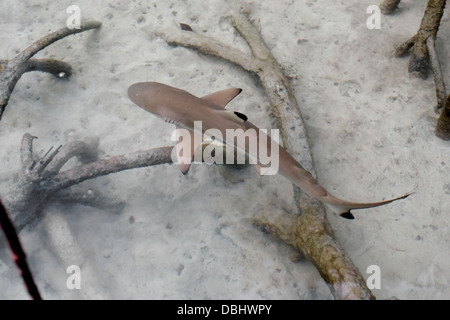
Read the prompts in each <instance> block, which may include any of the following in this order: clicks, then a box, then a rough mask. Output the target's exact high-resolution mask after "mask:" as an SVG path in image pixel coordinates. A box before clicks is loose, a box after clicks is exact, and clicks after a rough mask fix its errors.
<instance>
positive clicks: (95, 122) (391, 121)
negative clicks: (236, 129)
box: [0, 0, 450, 299]
mask: <svg viewBox="0 0 450 320" xmlns="http://www.w3.org/2000/svg"><path fill="white" fill-rule="evenodd" d="M373 2H376V1H358V2H357V4H352V3H356V2H351V1H343V0H341V1H337V0H333V1H314V0H302V1H275V0H265V1H237V0H236V1H225V0H214V1H203V0H201V1H200V0H192V1H175V0H171V1H114V2H113V1H110V2H108V4H106V3H105V1H99V0H98V1H84V0H83V1H77V3H76V4H77V5H78V6H79V7H80V9H81V14H82V18H83V19H97V20H100V21H102V23H103V25H102V27H101V29H100V30H98V31H88V32H84V33H81V34H77V35H74V36H70V37H68V38H65V39H63V40H61V41H58V42H57V43H54V44H52V45H51V46H49V47H48V48H46V49H45V50H43V51H42V52H40V53H39V54H38V55H37V57H41V58H42V57H46V58H48V57H52V58H56V59H61V60H65V61H67V62H69V63H70V64H72V66H73V67H74V75H73V77H72V78H71V79H70V80H69V81H58V80H57V79H55V78H53V77H52V76H50V75H48V74H43V73H36V72H35V73H28V74H26V75H24V76H23V78H22V79H21V80H20V81H19V83H18V84H17V86H16V88H15V90H14V92H13V94H12V96H11V99H10V102H9V105H8V107H7V110H6V112H5V114H4V116H3V119H2V121H1V125H0V144H1V146H2V147H1V148H0V163H1V165H0V178H1V184H0V192H1V193H0V194H1V195H4V194H5V193H6V192H7V191H8V190H9V188H10V187H11V185H12V184H13V183H14V182H15V181H16V180H15V179H16V176H15V173H16V172H17V171H18V170H19V159H20V154H19V147H20V141H21V138H22V136H23V134H24V133H26V132H28V133H30V134H32V135H36V136H38V137H39V139H38V140H36V141H35V150H36V152H38V153H40V154H43V153H44V151H46V150H47V149H48V148H49V147H50V146H52V145H56V146H57V145H60V144H65V143H67V142H69V141H72V140H75V139H79V138H84V137H87V136H98V137H100V150H101V156H102V157H104V156H106V155H119V154H124V153H128V152H133V151H138V150H144V149H148V148H151V147H157V146H162V145H167V144H169V143H171V141H170V133H171V132H172V129H173V128H172V126H171V125H169V124H166V123H164V122H162V121H161V120H159V119H157V118H156V117H154V116H152V115H151V114H149V113H146V112H145V111H144V110H142V109H140V108H138V107H136V105H134V104H133V103H132V102H131V101H130V100H129V99H128V97H127V94H126V92H127V88H128V86H130V85H131V84H133V83H135V82H139V81H159V82H163V83H166V84H169V85H172V86H175V87H180V88H183V89H185V90H187V91H189V92H192V93H193V94H195V95H198V96H202V95H206V94H209V93H211V92H214V91H217V90H221V89H225V88H228V87H240V88H242V89H243V93H242V94H241V95H240V96H239V97H238V98H236V99H235V100H234V101H233V102H232V103H231V104H230V106H229V108H230V109H233V110H238V111H240V112H242V113H244V114H246V115H248V116H249V117H250V119H251V120H252V122H253V123H255V124H257V125H258V126H259V127H262V128H271V127H272V126H273V121H272V116H271V114H270V111H269V109H270V107H269V103H268V100H267V98H266V96H265V94H264V91H263V89H262V88H261V86H260V84H259V83H258V81H257V80H256V79H255V78H253V77H252V76H251V75H249V74H248V73H246V72H245V71H243V70H241V69H240V68H238V67H236V66H234V65H231V64H229V63H227V62H223V61H221V60H220V59H217V58H211V57H208V56H204V55H200V54H198V53H197V52H195V51H192V50H189V49H185V48H180V47H171V46H168V45H167V44H166V43H165V42H164V41H163V40H162V39H160V38H158V37H157V36H156V35H155V30H159V29H166V30H171V28H177V27H178V24H179V23H180V22H184V23H187V24H189V25H191V26H192V28H193V29H194V31H196V32H199V33H201V34H205V35H208V36H211V37H214V38H217V39H219V40H221V41H223V42H226V43H228V44H230V45H233V46H235V47H236V48H238V49H241V50H243V51H245V52H249V50H248V48H247V47H246V44H245V41H243V40H242V39H241V38H240V36H239V35H238V34H237V32H235V31H234V29H233V28H232V26H231V25H230V24H229V21H228V20H227V19H226V15H227V14H228V13H229V12H230V11H231V10H232V9H239V8H243V9H244V10H245V11H247V12H249V13H250V16H251V18H252V19H253V23H254V24H255V25H256V26H257V28H258V29H259V30H260V31H261V33H262V36H263V37H264V39H265V41H266V43H267V45H268V46H269V47H270V49H271V50H272V52H273V54H274V56H275V57H276V58H277V60H278V61H279V62H280V64H281V65H283V67H284V69H285V70H286V71H287V73H289V74H290V75H292V76H295V77H294V79H293V80H292V85H293V87H294V89H295V94H296V96H297V99H298V101H299V104H300V106H301V109H302V113H303V116H304V118H305V121H306V127H307V131H308V134H309V136H310V140H311V144H312V151H313V155H314V160H315V166H316V170H317V172H318V177H319V181H320V182H321V184H323V185H324V186H325V187H326V188H327V189H328V190H330V191H331V192H332V193H334V194H335V195H336V196H339V197H342V198H345V199H349V200H354V201H373V200H377V201H378V200H382V199H388V198H391V197H395V196H400V195H402V194H405V193H408V192H415V194H414V195H413V196H411V197H410V198H408V199H407V200H403V201H400V202H397V203H395V204H392V205H389V206H384V207H380V208H376V209H370V210H365V211H359V212H357V213H356V219H355V220H354V221H348V220H345V219H342V218H340V217H338V216H337V215H336V214H335V213H334V212H332V211H329V212H328V217H329V220H330V222H331V225H332V226H333V228H334V230H335V232H336V235H337V238H338V240H339V241H340V243H341V244H342V245H343V247H344V248H345V249H346V250H347V252H348V253H349V255H350V256H351V258H352V259H353V261H354V262H355V264H356V265H357V266H358V268H359V269H360V270H361V273H362V274H363V275H364V276H365V277H366V278H368V277H369V274H367V273H366V270H367V268H368V267H369V266H371V265H377V266H379V267H380V270H381V289H374V290H373V292H374V294H375V295H376V297H377V298H379V299H383V298H389V297H392V296H395V297H397V298H400V299H449V298H450V290H449V288H448V285H449V279H448V272H446V270H448V269H449V266H450V256H449V254H448V252H449V245H450V240H449V237H448V233H449V217H448V216H449V214H450V210H449V208H450V206H449V197H450V175H449V172H450V145H449V143H448V142H444V141H442V140H440V139H438V138H436V137H435V136H434V134H433V130H434V126H435V122H436V115H435V114H434V111H433V108H434V104H435V93H434V84H433V80H432V77H430V78H429V79H428V80H426V81H424V80H422V79H419V78H416V77H412V76H410V75H409V74H408V71H407V66H408V61H409V60H408V59H407V58H402V59H397V58H393V57H392V54H391V53H392V49H393V48H394V46H395V45H396V44H399V43H401V42H402V41H404V40H406V39H408V38H409V37H411V36H412V35H413V34H414V33H415V32H416V31H417V29H418V27H419V25H420V21H421V18H422V16H423V12H424V9H425V5H426V2H425V1H423V2H421V3H418V1H412V0H404V1H402V3H401V6H400V10H398V11H397V12H396V14H394V15H392V16H388V17H386V16H382V17H381V29H373V30H369V29H368V28H367V26H366V21H367V19H368V17H369V14H368V13H367V12H366V10H367V7H369V6H370V5H373V4H377V3H373ZM72 4H73V3H72V2H71V1H38V0H26V1H20V2H19V1H6V0H4V1H1V2H0V21H1V33H0V41H1V43H2V44H3V45H2V46H1V47H0V57H1V58H3V59H5V58H11V57H13V56H14V55H15V54H17V52H19V51H20V50H22V49H24V48H25V47H27V46H28V45H29V44H31V43H32V42H34V41H36V40H38V39H39V38H41V37H42V36H44V35H46V34H48V33H49V32H51V31H55V30H57V29H59V28H61V27H62V26H64V25H65V23H66V20H67V18H68V14H67V13H66V8H67V7H68V6H69V5H72ZM448 20H449V18H448V13H446V14H445V15H444V17H443V20H442V27H441V30H440V31H439V34H438V39H437V50H438V54H439V56H440V58H441V61H442V69H443V71H444V74H445V75H446V80H447V82H450V81H449V80H450V79H449V78H448V74H449V72H448V70H450V66H449V64H448V61H449V57H448V52H450V50H449V49H450V47H449V43H448V42H445V41H444V39H448V38H449V33H450V31H449V27H448V26H449V21H448ZM74 164H76V163H75V162H72V163H71V165H74ZM241 175H242V176H241V178H242V179H241V181H240V182H237V183H233V182H231V181H228V180H226V179H224V178H223V177H222V175H221V174H220V173H219V171H218V170H217V167H214V166H208V165H196V166H194V167H193V168H191V171H190V172H189V174H188V175H187V176H183V175H182V174H181V173H180V171H179V170H178V168H177V167H175V166H173V165H163V166H158V167H152V168H143V169H136V170H130V171H125V172H121V173H118V174H114V175H110V176H106V177H102V178H98V179H96V180H94V181H89V182H86V183H85V184H84V185H83V187H85V188H86V190H88V189H89V188H96V189H98V190H101V191H103V193H104V194H106V195H109V196H111V197H114V198H117V199H120V200H123V201H125V203H126V206H125V208H124V209H123V210H122V212H121V213H119V214H112V213H111V212H109V211H108V210H100V209H95V208H92V207H86V206H82V205H79V204H67V205H65V206H63V207H62V208H60V209H62V211H63V215H59V216H57V215H56V216H55V217H58V219H61V221H63V222H64V221H66V224H65V225H64V223H62V224H63V227H61V228H62V229H61V230H54V232H55V234H58V232H59V233H60V235H59V238H58V237H57V236H56V238H55V237H54V236H52V235H51V233H52V231H50V232H49V231H48V230H47V229H48V228H46V222H45V221H46V219H51V216H52V215H51V213H52V212H53V211H54V210H53V209H51V208H47V209H45V210H44V212H43V214H44V216H46V217H45V219H43V220H42V222H41V223H39V224H38V225H37V226H35V227H33V228H27V229H25V230H23V231H22V232H21V233H20V236H21V239H22V241H23V243H24V246H25V249H26V251H27V254H28V260H29V262H30V264H31V267H32V270H33V272H34V275H35V278H36V280H37V283H38V286H39V287H40V289H41V291H42V295H43V296H44V297H45V298H52V299H79V298H85V299H94V298H98V299H100V298H115V299H143V298H145V299H166V298H171V299H331V298H332V296H331V294H330V291H329V290H328V287H327V286H326V284H325V283H324V281H323V280H322V279H321V278H320V276H319V274H318V272H317V271H316V270H315V268H314V267H313V266H312V265H311V264H310V263H309V262H308V261H305V260H301V261H299V262H294V261H293V259H292V257H293V255H294V254H295V252H294V251H293V250H292V249H290V248H288V247H287V246H286V245H284V244H283V243H282V242H281V241H279V240H276V239H274V238H272V237H270V236H268V235H266V234H263V233H261V232H260V231H259V230H257V229H255V228H254V227H253V226H252V223H251V218H252V217H254V216H257V215H258V214H259V213H260V212H261V211H271V210H272V211H280V210H281V211H282V210H284V211H288V212H295V205H294V203H293V192H292V187H291V184H290V182H288V181H287V180H286V179H284V178H282V177H278V176H270V177H268V176H264V177H261V176H259V175H258V174H257V173H256V171H255V170H254V168H252V167H249V168H247V169H245V170H242V173H241ZM52 210H53V211H52ZM46 213H48V214H47V215H45V214H46ZM64 217H65V219H66V220H64ZM55 219H56V218H55ZM68 233H70V234H72V236H73V239H75V241H76V242H77V243H78V246H79V249H80V250H79V251H77V252H78V254H77V255H75V256H73V257H71V256H68V257H61V254H60V255H58V254H56V253H55V252H56V249H55V248H56V247H57V248H59V250H60V252H62V255H64V250H65V249H64V248H69V247H70V246H71V245H73V244H70V243H65V241H66V240H64V239H65V238H64V235H65V234H68ZM52 237H53V238H52ZM51 239H57V240H56V242H57V243H54V242H55V240H51ZM58 239H59V240H58ZM75 251H76V250H75ZM68 252H72V251H68ZM77 259H78V261H77ZM68 264H75V265H81V270H82V273H81V275H82V287H81V290H69V289H67V287H66V280H67V278H68V276H69V274H67V273H66V269H67V266H68ZM84 266H88V267H84ZM83 268H85V270H86V269H87V270H88V271H89V272H85V273H83V270H84V269H83ZM0 298H1V299H27V298H28V295H27V293H26V291H25V290H24V287H23V284H22V280H21V279H20V277H19V275H18V271H17V270H16V268H15V265H13V264H12V263H11V262H10V260H9V259H8V256H7V255H5V254H3V255H2V260H0Z"/></svg>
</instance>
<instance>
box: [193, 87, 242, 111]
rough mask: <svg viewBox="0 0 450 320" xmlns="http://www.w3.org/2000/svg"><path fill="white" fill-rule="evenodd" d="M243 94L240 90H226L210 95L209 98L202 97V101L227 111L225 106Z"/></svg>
mask: <svg viewBox="0 0 450 320" xmlns="http://www.w3.org/2000/svg"><path fill="white" fill-rule="evenodd" d="M241 92H242V89H239V88H231V89H225V90H222V91H217V92H214V93H211V94H208V95H207V96H204V97H202V99H203V100H206V101H209V102H211V103H214V104H215V105H218V106H220V107H222V108H224V109H225V106H226V105H227V104H228V103H229V102H230V101H231V100H233V99H234V98H235V97H236V96H237V95H238V94H239V93H241Z"/></svg>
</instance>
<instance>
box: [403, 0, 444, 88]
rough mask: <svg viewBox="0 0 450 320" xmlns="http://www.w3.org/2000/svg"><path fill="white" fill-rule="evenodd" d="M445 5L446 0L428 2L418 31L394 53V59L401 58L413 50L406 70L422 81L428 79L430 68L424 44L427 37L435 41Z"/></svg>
mask: <svg viewBox="0 0 450 320" xmlns="http://www.w3.org/2000/svg"><path fill="white" fill-rule="evenodd" d="M445 3H446V0H429V1H428V5H427V8H426V10H425V13H424V15H423V18H422V22H421V24H420V28H419V31H417V33H416V35H415V36H414V37H412V38H410V39H409V40H408V41H406V42H404V43H403V44H401V45H400V46H398V47H397V48H396V49H395V52H394V55H395V56H396V57H401V56H403V55H405V54H406V53H407V52H408V50H409V49H411V48H413V52H412V56H411V60H410V62H409V67H408V70H409V72H410V73H417V74H419V75H420V76H421V77H422V78H423V79H426V78H427V77H428V68H429V66H430V55H429V51H428V47H427V44H426V42H427V39H428V38H429V37H433V39H436V35H437V32H438V30H439V25H440V23H441V18H442V15H443V13H444V8H445Z"/></svg>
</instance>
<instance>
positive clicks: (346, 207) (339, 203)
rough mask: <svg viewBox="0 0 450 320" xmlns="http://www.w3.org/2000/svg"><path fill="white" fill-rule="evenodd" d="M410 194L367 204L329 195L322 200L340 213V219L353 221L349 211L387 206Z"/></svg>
mask: <svg viewBox="0 0 450 320" xmlns="http://www.w3.org/2000/svg"><path fill="white" fill-rule="evenodd" d="M411 194H413V193H408V194H406V195H404V196H401V197H398V198H394V199H390V200H386V201H380V202H367V203H358V202H349V201H345V200H341V199H337V198H335V197H333V196H331V195H327V196H326V197H325V198H329V199H324V202H326V203H328V204H330V205H331V206H334V207H336V208H338V209H339V211H341V213H340V214H339V215H340V216H341V217H342V218H345V219H350V220H353V219H355V217H354V216H353V214H352V213H351V212H350V211H351V210H357V209H368V208H374V207H379V206H383V205H385V204H389V203H392V202H394V201H397V200H402V199H406V198H407V197H409V196H410V195H411Z"/></svg>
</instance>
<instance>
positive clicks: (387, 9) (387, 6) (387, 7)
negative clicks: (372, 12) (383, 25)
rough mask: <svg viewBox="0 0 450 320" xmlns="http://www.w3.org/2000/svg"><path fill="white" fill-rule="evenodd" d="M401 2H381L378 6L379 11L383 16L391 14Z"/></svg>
mask: <svg viewBox="0 0 450 320" xmlns="http://www.w3.org/2000/svg"><path fill="white" fill-rule="evenodd" d="M400 1H401V0H383V2H382V3H381V4H380V10H381V12H382V13H383V14H391V13H392V12H394V10H395V9H397V7H398V4H399V3H400Z"/></svg>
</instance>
